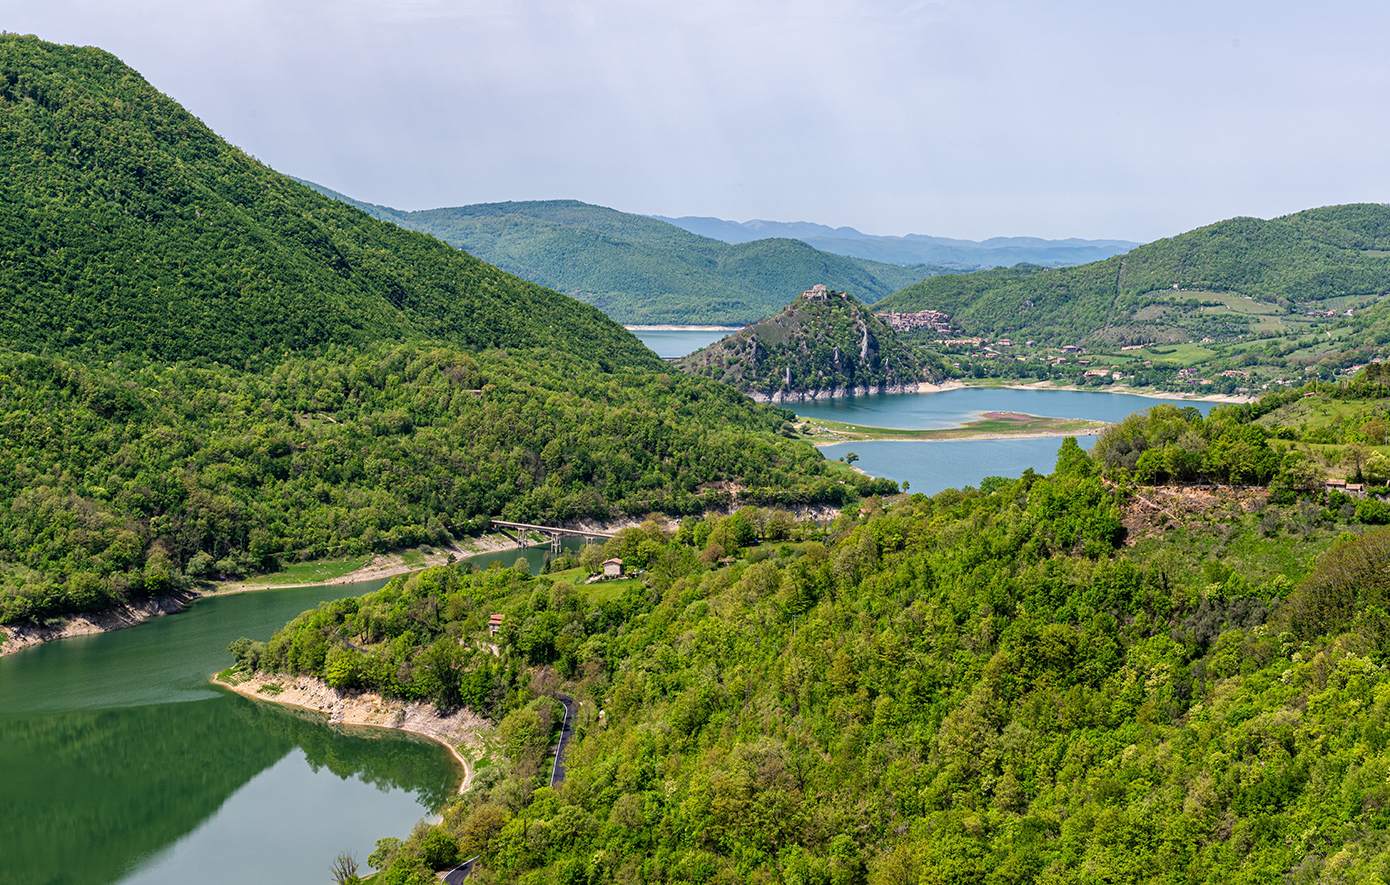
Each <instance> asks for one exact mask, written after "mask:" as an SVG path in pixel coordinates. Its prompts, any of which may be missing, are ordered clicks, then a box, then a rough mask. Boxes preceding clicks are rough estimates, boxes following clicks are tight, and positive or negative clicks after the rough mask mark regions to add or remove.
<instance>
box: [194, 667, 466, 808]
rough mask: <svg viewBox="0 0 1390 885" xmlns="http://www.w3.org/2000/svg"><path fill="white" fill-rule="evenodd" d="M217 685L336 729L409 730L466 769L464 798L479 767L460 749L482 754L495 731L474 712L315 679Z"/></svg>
mask: <svg viewBox="0 0 1390 885" xmlns="http://www.w3.org/2000/svg"><path fill="white" fill-rule="evenodd" d="M212 682H213V684H214V685H220V686H222V687H223V688H226V689H229V690H230V691H234V692H236V693H237V694H239V695H242V696H244V697H248V698H252V699H253V700H257V701H265V702H266V703H270V704H283V705H285V706H289V707H299V708H301V709H305V710H312V711H314V712H318V713H323V714H324V715H326V716H327V717H328V721H329V722H330V723H333V724H336V725H365V726H371V727H373V728H391V729H395V730H397V731H408V732H410V733H411V734H417V735H420V736H421V737H426V738H429V739H430V740H432V741H435V742H437V743H440V744H443V745H444V746H445V747H447V748H448V750H449V752H450V753H452V754H453V755H454V758H455V759H457V760H458V763H459V765H461V766H463V782H462V783H461V784H459V792H460V793H462V792H464V791H465V790H467V789H468V787H469V786H470V785H471V784H472V782H473V773H474V766H473V765H472V764H471V763H470V762H469V761H468V759H467V758H466V757H465V756H464V755H463V754H462V753H460V752H459V750H460V749H461V748H465V747H466V748H468V749H469V750H470V751H471V752H481V751H482V749H483V739H482V735H483V733H484V732H486V731H487V730H488V729H489V728H490V727H491V725H490V724H489V723H488V721H487V720H486V719H484V718H483V717H481V716H479V715H478V714H477V713H474V712H473V711H472V710H468V709H460V710H456V711H455V712H453V713H449V714H444V713H440V712H439V711H438V710H437V709H435V707H434V706H433V705H432V704H427V703H424V702H422V701H414V702H411V703H406V702H405V701H399V700H395V699H392V698H383V697H382V696H381V695H379V694H377V693H375V692H353V691H341V690H339V689H336V688H333V687H332V686H330V685H328V684H327V683H325V682H323V681H322V680H319V679H315V678H314V677H311V676H293V675H287V674H278V675H267V674H264V673H258V674H256V675H254V676H250V677H247V678H245V679H240V680H237V681H235V682H233V681H224V680H222V679H219V678H217V677H215V676H214V677H213V679H212Z"/></svg>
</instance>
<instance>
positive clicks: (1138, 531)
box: [1123, 486, 1269, 545]
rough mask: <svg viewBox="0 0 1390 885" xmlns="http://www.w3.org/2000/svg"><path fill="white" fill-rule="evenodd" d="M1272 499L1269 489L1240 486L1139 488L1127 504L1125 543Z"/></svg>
mask: <svg viewBox="0 0 1390 885" xmlns="http://www.w3.org/2000/svg"><path fill="white" fill-rule="evenodd" d="M1268 499H1269V490H1268V489H1262V488H1244V487H1240V486H1153V487H1149V488H1140V489H1137V490H1136V491H1135V492H1134V493H1133V494H1132V495H1131V496H1130V499H1129V503H1128V504H1127V505H1126V506H1125V515H1124V518H1123V522H1124V526H1125V529H1126V530H1127V532H1128V534H1127V535H1126V537H1125V544H1127V545H1133V544H1137V543H1138V542H1139V541H1141V540H1143V539H1144V538H1152V537H1157V536H1159V535H1162V534H1163V533H1164V532H1166V531H1168V530H1170V529H1174V528H1178V527H1179V526H1182V525H1187V524H1190V523H1191V522H1192V520H1193V518H1194V517H1196V518H1207V519H1211V518H1215V517H1217V516H1219V515H1220V514H1221V512H1226V513H1230V514H1231V515H1232V516H1235V515H1236V514H1238V513H1241V512H1249V511H1251V510H1257V509H1259V507H1260V506H1261V505H1263V504H1264V503H1265V502H1266V501H1267V500H1268Z"/></svg>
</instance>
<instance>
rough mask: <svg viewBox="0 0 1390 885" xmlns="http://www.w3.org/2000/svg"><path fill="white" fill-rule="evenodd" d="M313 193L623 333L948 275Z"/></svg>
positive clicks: (629, 226)
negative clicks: (586, 310) (554, 293)
mask: <svg viewBox="0 0 1390 885" xmlns="http://www.w3.org/2000/svg"><path fill="white" fill-rule="evenodd" d="M311 186H313V187H315V188H318V189H319V190H320V191H321V192H322V193H325V194H328V195H331V196H334V197H336V198H338V199H343V200H347V201H349V202H352V203H353V205H356V206H358V207H359V208H361V209H362V210H363V211H365V212H369V213H371V214H373V215H375V216H376V217H377V218H382V219H386V220H389V221H393V222H395V223H396V224H399V225H401V226H403V227H409V228H413V229H415V230H420V231H424V232H426V233H429V234H431V235H433V236H436V237H438V238H440V239H441V240H444V241H445V242H447V243H452V244H453V245H455V246H458V247H459V248H460V249H466V250H467V251H468V252H469V253H471V254H473V255H476V256H478V257H479V258H482V259H483V260H484V261H488V262H491V263H493V264H495V265H497V266H498V267H501V268H503V269H505V270H508V271H511V272H512V273H514V274H517V275H518V276H521V277H525V278H526V279H528V280H531V281H533V282H536V283H540V284H541V285H544V286H550V287H552V288H554V289H557V290H559V291H561V292H565V293H567V294H570V295H572V296H574V297H575V298H578V299H579V300H581V301H584V302H586V303H588V304H592V305H594V306H596V307H598V308H600V309H601V310H603V311H604V313H606V314H608V315H609V316H610V317H612V318H614V319H616V320H618V321H619V322H623V323H707V324H730V325H742V324H744V323H749V322H752V321H754V320H757V319H761V318H763V317H765V316H768V315H770V314H772V313H775V312H776V311H777V310H778V309H780V308H781V307H782V305H783V304H784V303H785V301H784V298H785V296H784V295H783V294H782V293H784V292H786V291H788V290H791V291H796V290H797V289H799V288H805V287H808V286H811V285H812V284H814V283H816V282H820V281H825V282H826V283H827V284H828V285H831V286H835V287H837V288H840V289H844V290H847V291H850V292H854V293H856V294H858V295H859V296H860V297H861V298H863V300H865V301H876V300H878V299H879V298H882V297H883V296H885V295H888V294H889V293H892V292H896V291H897V290H899V289H901V288H902V287H904V286H907V285H909V284H910V283H914V282H916V281H918V280H921V279H923V278H925V277H927V276H930V275H931V274H933V273H940V272H941V271H942V270H943V268H940V267H928V266H920V265H916V264H914V265H912V266H903V265H901V264H888V263H882V262H877V261H866V260H863V259H859V258H851V257H846V256H842V255H836V254H831V253H829V252H821V251H817V250H816V249H813V248H811V247H810V246H808V245H806V244H805V243H803V242H800V241H798V240H793V239H786V238H781V239H760V240H758V241H756V242H750V243H744V244H740V245H729V244H727V243H722V242H719V241H717V240H713V239H709V238H707V237H701V236H697V235H695V234H692V233H689V232H688V231H685V230H682V229H681V228H679V227H676V226H675V225H671V224H666V223H665V222H663V221H658V220H656V219H653V218H648V217H646V216H643V215H630V214H628V213H626V212H618V211H617V210H615V209H606V208H604V207H602V206H592V205H589V204H588V203H580V202H578V201H576V200H547V201H534V202H519V203H481V204H478V205H474V206H460V207H458V208H454V209H425V210H420V211H417V212H404V211H400V210H397V209H391V208H389V207H385V206H377V205H374V204H370V203H357V202H356V201H352V200H350V199H349V198H347V197H344V196H343V195H342V194H338V193H336V192H334V191H330V190H328V189H327V188H322V187H320V186H318V185H311Z"/></svg>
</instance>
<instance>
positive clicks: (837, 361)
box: [677, 286, 929, 403]
mask: <svg viewBox="0 0 1390 885" xmlns="http://www.w3.org/2000/svg"><path fill="white" fill-rule="evenodd" d="M677 365H679V366H680V368H681V369H682V370H683V371H686V372H689V373H691V374H693V375H702V376H704V377H706V378H714V379H717V380H719V381H722V382H724V383H725V384H729V385H731V386H733V387H737V388H738V389H739V390H741V391H743V392H744V393H746V394H748V395H749V396H750V397H752V398H753V399H755V400H758V401H759V402H773V403H793V402H810V401H815V400H825V399H834V398H836V397H846V396H862V395H864V394H867V393H873V392H905V391H909V390H914V389H915V387H916V385H917V383H918V382H919V381H921V380H923V379H924V378H927V377H928V375H929V371H928V369H927V368H926V367H924V366H923V365H921V364H919V362H918V361H917V359H916V357H915V356H914V355H913V354H912V352H911V351H910V350H909V348H908V347H907V346H906V345H904V344H903V343H902V342H900V341H898V340H897V337H896V336H895V335H894V333H893V330H892V329H891V328H890V327H889V326H888V325H886V324H885V323H884V322H883V321H882V320H880V319H879V318H878V317H876V316H874V315H873V313H871V312H870V311H869V310H868V309H867V308H866V307H864V305H862V304H860V303H859V302H858V301H856V300H855V299H854V298H853V297H851V296H849V295H847V294H845V293H843V292H830V291H829V290H827V289H826V288H825V287H824V286H816V287H814V288H812V289H810V290H808V291H806V292H803V293H801V295H800V296H799V297H798V298H797V299H796V300H795V301H793V302H792V303H791V304H790V305H789V306H788V307H787V309H786V310H784V311H782V312H781V313H779V314H777V315H776V316H774V317H769V318H767V319H765V320H762V321H761V322H757V323H753V324H751V325H749V326H747V327H745V328H743V329H741V330H739V331H738V332H737V333H735V334H733V335H730V336H728V337H727V338H724V339H723V340H721V341H718V342H715V343H714V344H711V345H710V346H709V347H706V348H704V349H703V350H700V351H698V352H696V353H693V354H691V355H690V356H687V357H685V358H684V359H682V360H680V361H679V362H678V363H677Z"/></svg>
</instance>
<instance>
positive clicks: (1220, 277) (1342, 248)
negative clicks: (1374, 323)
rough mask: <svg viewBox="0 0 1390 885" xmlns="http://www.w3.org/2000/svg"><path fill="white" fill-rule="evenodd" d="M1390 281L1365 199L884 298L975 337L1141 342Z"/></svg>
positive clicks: (1250, 321) (1262, 320)
mask: <svg viewBox="0 0 1390 885" xmlns="http://www.w3.org/2000/svg"><path fill="white" fill-rule="evenodd" d="M1387 291H1390V207H1387V206H1385V205H1382V204H1373V203H1354V204H1346V205H1341V206H1325V207H1319V208H1315V209H1307V210H1304V211H1302V212H1296V213H1293V214H1290V215H1285V216H1281V217H1279V218H1274V219H1270V220H1263V219H1258V218H1248V217H1238V218H1232V219H1227V220H1225V221H1219V222H1215V223H1213V224H1210V225H1205V226H1203V227H1200V228H1196V229H1194V230H1192V231H1187V232H1185V233H1182V234H1178V235H1177V236H1174V237H1169V238H1165V239H1161V240H1156V241H1154V242H1153V243H1148V244H1145V245H1143V246H1140V247H1138V248H1136V249H1134V250H1132V251H1130V252H1129V253H1127V254H1125V255H1124V256H1115V257H1111V258H1107V259H1105V260H1103V261H1098V262H1092V263H1090V264H1085V265H1080V266H1077V267H1067V268H1041V267H1026V266H1025V267H1014V268H1008V269H993V270H985V271H980V272H977V273H973V274H968V275H943V276H939V277H935V278H933V279H932V280H926V281H923V282H921V283H916V284H913V285H912V286H909V287H907V288H906V289H903V290H901V291H899V292H896V293H894V294H893V295H892V296H890V297H888V298H885V299H883V300H882V301H880V302H879V303H878V304H877V305H876V307H877V308H878V309H881V310H885V311H889V310H892V311H900V312H911V311H917V310H924V309H933V310H941V311H944V312H945V313H947V314H950V315H951V317H952V321H953V322H954V323H956V324H957V325H958V326H959V327H960V328H962V329H964V330H965V331H966V333H967V334H972V335H990V336H1010V335H1012V336H1013V337H1016V338H1017V337H1025V336H1026V337H1033V338H1037V339H1038V340H1040V341H1046V342H1052V343H1067V344H1078V343H1081V342H1084V341H1086V340H1090V339H1096V340H1105V341H1107V342H1110V343H1123V344H1139V343H1144V342H1147V341H1181V340H1195V338H1199V337H1209V338H1212V339H1213V340H1221V339H1222V338H1231V337H1239V336H1242V335H1250V334H1254V333H1255V331H1257V330H1259V329H1260V328H1261V326H1262V324H1266V323H1267V322H1269V320H1268V318H1267V317H1268V316H1276V317H1277V316H1284V317H1293V318H1297V317H1301V316H1302V315H1303V314H1305V313H1307V312H1308V311H1309V310H1315V309H1321V308H1320V307H1319V305H1320V304H1321V303H1323V302H1328V301H1330V300H1333V299H1348V298H1351V299H1358V306H1359V307H1366V306H1372V305H1374V304H1375V303H1376V302H1377V301H1379V299H1380V298H1381V296H1383V295H1384V294H1385V293H1386V292H1387ZM1231 297H1235V298H1240V299H1245V302H1248V304H1247V303H1245V302H1241V303H1236V304H1235V305H1234V307H1233V308H1232V309H1231V310H1229V311H1227V312H1225V313H1221V314H1220V316H1219V318H1218V317H1217V316H1216V315H1215V314H1212V313H1211V312H1210V311H1208V312H1207V313H1205V314H1202V313H1201V312H1202V311H1203V310H1206V308H1204V307H1202V304H1203V303H1204V301H1203V300H1204V299H1206V300H1211V299H1212V298H1218V299H1226V300H1229V299H1230V298H1231ZM1361 302H1365V303H1364V304H1362V303H1361ZM1194 303H1195V304H1197V305H1198V306H1197V308H1192V304H1194ZM1334 303H1335V302H1334ZM1342 307H1343V308H1344V307H1345V305H1342ZM1194 309H1195V310H1196V311H1197V313H1193V310H1194ZM1375 310H1376V311H1380V310H1381V308H1378V307H1377V308H1375ZM1186 314H1190V316H1189V317H1188V318H1187V320H1183V316H1184V315H1186ZM1199 314H1201V315H1200V316H1199ZM1180 321H1181V322H1185V323H1186V326H1185V327H1184V328H1186V329H1187V331H1182V330H1181V329H1178V328H1177V327H1176V326H1175V325H1174V324H1175V323H1179V324H1181V323H1180Z"/></svg>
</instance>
